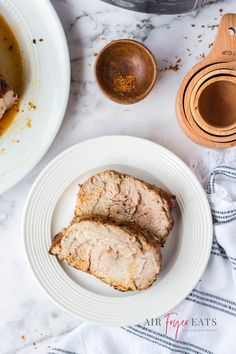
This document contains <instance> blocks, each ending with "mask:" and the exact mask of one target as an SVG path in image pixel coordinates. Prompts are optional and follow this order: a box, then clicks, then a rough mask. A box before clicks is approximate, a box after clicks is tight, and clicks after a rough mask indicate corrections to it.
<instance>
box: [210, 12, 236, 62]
mask: <svg viewBox="0 0 236 354" xmlns="http://www.w3.org/2000/svg"><path fill="white" fill-rule="evenodd" d="M208 59H210V60H211V61H215V62H230V61H233V60H236V14H226V15H224V16H223V17H222V19H221V22H220V26H219V29H218V32H217V35H216V38H215V41H214V43H213V47H212V50H211V52H210V54H209V55H208Z"/></svg>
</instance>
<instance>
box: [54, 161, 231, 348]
mask: <svg viewBox="0 0 236 354" xmlns="http://www.w3.org/2000/svg"><path fill="white" fill-rule="evenodd" d="M206 191H207V195H208V199H209V202H210V206H211V210H212V215H213V219H214V239H213V245H212V251H211V257H210V260H209V263H208V266H207V268H206V270H205V273H204V274H203V276H202V278H201V280H200V281H199V282H198V284H197V286H196V287H195V289H193V291H192V292H191V293H190V294H189V295H188V296H187V298H186V299H185V300H184V301H183V302H182V303H181V304H180V305H178V306H177V307H176V308H175V309H174V310H172V311H170V313H169V314H166V315H165V316H162V317H161V318H157V319H151V320H147V321H146V322H145V323H143V324H139V325H136V326H129V327H123V328H118V327H105V326H98V325H93V324H87V323H85V324H83V325H81V326H79V327H78V328H77V329H75V330H74V331H73V332H71V333H70V334H69V335H68V336H67V337H66V338H65V339H64V340H63V342H62V343H60V345H59V346H58V347H57V348H53V349H51V351H50V352H49V353H50V354H62V353H64V354H154V353H155V354H157V353H158V354H162V353H163V354H167V353H184V354H211V353H214V354H234V353H236V168H233V167H227V166H223V165H222V166H218V167H216V168H215V169H214V170H213V171H212V172H211V173H210V176H209V180H208V184H207V188H206ZM234 199H235V201H234ZM168 319H169V321H168V324H167V320H168ZM171 320H172V322H171ZM173 320H176V321H177V320H178V321H179V323H177V322H175V323H174V322H173ZM178 324H179V328H178Z"/></svg>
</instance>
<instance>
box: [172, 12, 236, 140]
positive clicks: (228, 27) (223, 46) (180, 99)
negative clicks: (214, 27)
mask: <svg viewBox="0 0 236 354" xmlns="http://www.w3.org/2000/svg"><path fill="white" fill-rule="evenodd" d="M231 33H233V35H232V34H231ZM235 33H236V15H234V14H227V15H224V16H223V17H222V20H221V23H220V26H219V29H218V33H217V36H216V39H215V42H214V44H213V47H212V50H211V52H210V54H209V55H208V56H207V57H206V58H205V59H203V60H202V61H201V62H200V63H198V64H197V65H195V66H194V67H193V68H192V69H191V70H190V71H189V73H188V74H187V75H186V76H185V78H184V80H183V82H182V84H181V86H180V89H179V91H178V94H177V98H176V113H177V118H178V121H179V124H180V126H181V128H182V129H183V131H184V132H185V133H186V134H187V135H188V136H189V137H190V138H191V139H192V140H194V141H195V142H197V143H199V144H202V145H205V146H212V147H226V146H233V145H234V144H235V141H234V140H233V141H231V142H228V143H225V142H224V143H223V142H221V143H219V142H218V141H211V140H209V139H208V138H206V139H204V138H202V137H201V136H200V137H199V135H196V132H195V131H194V130H192V128H191V126H190V125H189V123H188V120H187V118H186V115H185V107H184V101H185V94H186V90H187V88H188V86H189V84H190V83H191V81H192V80H193V78H194V77H195V76H196V75H197V74H198V73H200V72H201V71H203V70H204V69H205V70H204V73H201V74H203V75H204V74H207V73H208V72H210V71H212V70H214V69H218V68H217V67H214V65H216V64H217V63H223V66H221V68H230V65H229V64H230V62H231V61H235V60H236V52H235V51H234V48H235V47H236V35H235ZM232 48H233V49H232ZM234 68H235V67H232V69H234ZM201 76H202V75H201ZM187 102H188V104H189V102H190V101H187Z"/></svg>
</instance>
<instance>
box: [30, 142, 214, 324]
mask: <svg viewBox="0 0 236 354" xmlns="http://www.w3.org/2000/svg"><path fill="white" fill-rule="evenodd" d="M105 169H115V170H117V171H121V172H126V173H129V174H131V175H133V176H135V177H138V178H141V179H143V180H145V181H147V182H149V183H152V184H155V185H157V186H161V187H163V188H165V189H166V190H168V191H170V192H171V193H172V194H174V195H175V196H176V198H177V206H176V208H175V210H174V218H175V226H174V229H173V230H172V232H171V234H170V235H169V238H168V241H167V243H166V245H165V247H164V248H163V249H162V251H163V252H162V254H163V266H162V270H161V273H160V275H159V277H158V279H157V280H156V281H155V283H154V284H153V285H152V286H151V287H150V288H149V289H146V290H144V291H141V292H138V291H137V292H126V293H122V292H119V291H117V290H114V289H113V288H111V287H109V286H108V285H106V284H104V283H102V282H101V281H99V280H98V279H96V278H95V277H93V276H91V275H88V274H86V273H83V272H81V271H78V270H75V269H73V268H72V267H69V266H67V265H65V264H63V263H61V262H59V261H58V260H57V258H56V257H53V256H50V255H49V254H48V249H49V247H50V244H51V239H52V237H53V235H55V234H56V233H57V232H58V231H59V230H60V229H61V228H62V227H63V226H64V227H65V226H67V225H68V223H69V221H70V220H71V219H72V216H73V212H74V207H75V201H76V194H77V192H78V189H79V187H78V183H82V182H83V181H84V180H85V179H87V178H88V177H90V176H91V175H93V174H94V173H96V172H98V171H102V170H105ZM212 233H213V229H212V219H211V212H210V208H209V204H208V201H207V198H206V195H205V192H204V190H203V189H202V187H201V185H200V183H199V182H198V180H197V178H196V177H195V176H194V175H193V173H192V172H191V170H190V169H189V168H188V167H187V166H186V165H185V164H184V162H182V161H181V160H180V159H179V158H178V157H176V156H175V155H174V154H173V153H171V152H170V151H168V150H166V149H165V148H163V147H162V146H160V145H157V144H155V143H153V142H151V141H148V140H144V139H139V138H135V137H129V136H107V137H101V138H97V139H93V140H88V141H85V142H83V143H80V144H77V145H74V146H72V147H71V148H69V149H67V150H65V151H64V152H62V153H61V154H59V155H58V156H57V157H56V158H55V159H53V160H52V161H51V162H50V163H49V164H48V166H47V167H46V168H45V169H44V170H43V171H42V173H41V174H40V175H39V177H38V178H37V180H36V181H35V183H34V185H33V187H32V189H31V192H30V194H29V196H28V200H27V203H26V208H25V212H24V218H23V234H24V247H25V251H26V256H27V259H28V261H29V265H30V267H31V269H32V271H33V273H34V275H35V277H36V278H37V280H38V282H39V283H40V285H41V286H42V288H43V289H44V290H45V291H46V293H47V294H48V295H49V296H50V298H51V299H52V300H53V301H54V302H55V303H56V304H58V305H59V306H61V307H62V308H63V309H64V310H66V311H68V312H70V313H71V314H74V315H76V316H78V317H79V318H81V319H84V320H88V321H92V322H97V323H103V324H109V325H127V324H135V323H140V322H143V321H145V319H147V318H151V317H155V316H160V315H162V314H164V313H166V312H168V311H170V310H171V309H172V308H174V307H175V306H176V305H177V304H178V303H179V302H181V301H182V300H183V299H184V298H185V297H186V296H187V295H188V294H189V293H190V291H191V290H192V289H193V287H194V286H195V285H196V283H197V282H198V280H199V278H200V277H201V275H202V273H203V271H204V269H205V267H206V264H207V261H208V258H209V255H210V250H211V244H212Z"/></svg>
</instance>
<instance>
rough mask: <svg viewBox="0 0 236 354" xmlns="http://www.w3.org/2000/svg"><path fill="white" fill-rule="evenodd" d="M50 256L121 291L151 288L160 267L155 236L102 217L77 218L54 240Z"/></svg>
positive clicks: (159, 255) (158, 249) (159, 256)
mask: <svg viewBox="0 0 236 354" xmlns="http://www.w3.org/2000/svg"><path fill="white" fill-rule="evenodd" d="M49 253H50V254H52V255H56V256H57V257H58V258H59V259H60V260H62V261H65V262H66V263H68V264H69V265H71V266H72V267H75V268H77V269H79V270H82V271H83V272H87V273H90V274H92V275H94V276H95V277H97V278H99V279H100V280H102V281H103V282H104V283H107V284H109V285H111V286H113V287H114V288H115V289H117V290H120V291H128V290H142V289H145V288H148V287H149V286H150V285H152V283H153V282H154V281H155V280H156V278H157V275H158V274H159V272H160V267H161V253H160V247H159V245H158V244H157V242H155V240H154V239H153V237H152V236H150V235H149V234H148V233H145V232H143V231H141V230H140V229H139V228H138V227H137V226H132V225H129V227H128V226H126V225H119V224H116V223H115V222H112V221H111V220H108V219H105V218H99V217H91V218H85V219H76V218H74V219H73V223H72V224H71V225H70V226H69V227H68V228H67V229H63V230H62V232H60V233H59V234H58V235H56V236H55V237H54V239H53V241H52V246H51V248H50V250H49Z"/></svg>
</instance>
